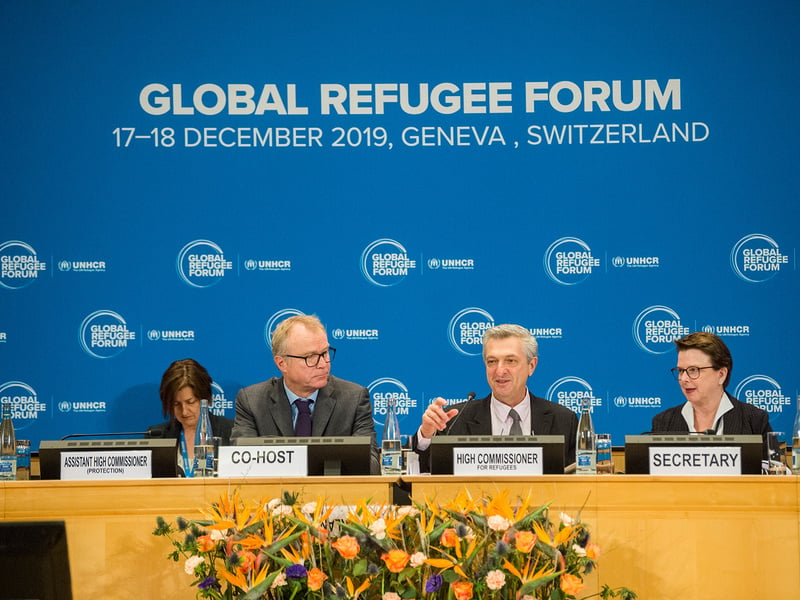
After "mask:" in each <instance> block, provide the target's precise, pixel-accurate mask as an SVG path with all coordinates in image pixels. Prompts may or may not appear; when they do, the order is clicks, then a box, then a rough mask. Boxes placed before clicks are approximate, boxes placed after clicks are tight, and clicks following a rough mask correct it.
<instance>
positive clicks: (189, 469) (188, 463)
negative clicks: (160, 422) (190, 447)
mask: <svg viewBox="0 0 800 600" xmlns="http://www.w3.org/2000/svg"><path fill="white" fill-rule="evenodd" d="M181 458H182V459H183V474H184V475H185V476H186V477H194V459H192V460H189V452H188V451H187V450H186V435H185V434H184V431H183V428H181Z"/></svg>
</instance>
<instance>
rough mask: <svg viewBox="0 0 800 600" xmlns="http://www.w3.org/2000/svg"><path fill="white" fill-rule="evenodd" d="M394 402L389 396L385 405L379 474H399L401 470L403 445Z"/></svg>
mask: <svg viewBox="0 0 800 600" xmlns="http://www.w3.org/2000/svg"><path fill="white" fill-rule="evenodd" d="M395 402H396V400H395V399H394V398H389V400H388V402H387V406H386V421H384V423H383V436H382V437H381V475H400V474H401V473H402V470H403V447H402V444H401V443H400V425H399V424H398V422H397V408H396V407H395Z"/></svg>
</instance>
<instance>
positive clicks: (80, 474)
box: [61, 450, 153, 481]
mask: <svg viewBox="0 0 800 600" xmlns="http://www.w3.org/2000/svg"><path fill="white" fill-rule="evenodd" d="M152 476H153V453H152V451H151V450H108V451H103V452H62V453H61V479H62V480H72V481H89V480H94V479H150V478H152Z"/></svg>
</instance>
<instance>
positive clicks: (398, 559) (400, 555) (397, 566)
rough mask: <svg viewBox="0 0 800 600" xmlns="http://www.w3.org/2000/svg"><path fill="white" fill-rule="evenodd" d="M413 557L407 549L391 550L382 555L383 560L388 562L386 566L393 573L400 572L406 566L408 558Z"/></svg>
mask: <svg viewBox="0 0 800 600" xmlns="http://www.w3.org/2000/svg"><path fill="white" fill-rule="evenodd" d="M409 558H411V557H410V556H409V555H408V552H406V551H405V550H398V549H395V550H389V552H387V553H385V554H383V555H382V556H381V560H383V562H385V563H386V568H387V569H389V571H391V572H392V573H399V572H400V571H402V570H403V569H405V568H406V565H407V564H408V560H409Z"/></svg>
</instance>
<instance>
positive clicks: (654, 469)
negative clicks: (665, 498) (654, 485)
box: [650, 446, 742, 475]
mask: <svg viewBox="0 0 800 600" xmlns="http://www.w3.org/2000/svg"><path fill="white" fill-rule="evenodd" d="M650 474H651V475H741V474H742V449H741V448H740V447H738V446H717V447H715V446H699V447H697V448H691V447H687V446H672V447H661V448H659V447H656V446H651V447H650Z"/></svg>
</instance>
